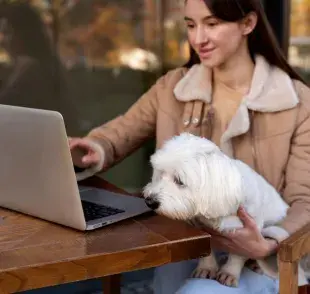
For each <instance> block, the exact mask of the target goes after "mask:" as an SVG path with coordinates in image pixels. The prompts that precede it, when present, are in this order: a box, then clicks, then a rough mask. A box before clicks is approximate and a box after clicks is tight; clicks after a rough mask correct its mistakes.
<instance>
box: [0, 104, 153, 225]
mask: <svg viewBox="0 0 310 294" xmlns="http://www.w3.org/2000/svg"><path fill="white" fill-rule="evenodd" d="M0 138H1V142H0V163H1V165H0V206H1V207H4V208H8V209H11V210H15V211H19V212H22V213H24V214H28V215H32V216H35V217H38V218H41V219H45V220H48V221H51V222H55V223H58V224H61V225H65V226H68V227H72V228H75V229H78V230H93V229H96V228H99V227H102V226H105V225H108V224H112V223H115V222H118V221H120V220H124V219H127V218H130V217H133V216H137V215H139V214H142V213H145V212H147V211H150V209H149V208H148V207H147V206H146V204H145V202H144V200H143V199H142V198H138V197H133V196H127V195H121V194H117V193H112V192H110V191H107V190H103V189H94V188H88V187H79V186H78V184H77V181H76V177H75V173H74V168H73V163H72V158H71V153H70V150H69V145H68V140H67V134H66V130H65V126H64V121H63V118H62V116H61V115H60V114H59V113H58V112H54V111H46V110H38V109H29V108H22V107H14V106H6V105H0Z"/></svg>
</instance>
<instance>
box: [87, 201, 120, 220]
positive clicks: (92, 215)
mask: <svg viewBox="0 0 310 294" xmlns="http://www.w3.org/2000/svg"><path fill="white" fill-rule="evenodd" d="M82 206H83V211H84V216H85V220H86V222H88V221H91V220H94V219H99V218H102V217H107V216H111V215H115V214H118V213H122V212H125V211H124V210H121V209H118V208H113V207H110V206H106V205H102V204H96V203H93V202H89V201H85V200H82Z"/></svg>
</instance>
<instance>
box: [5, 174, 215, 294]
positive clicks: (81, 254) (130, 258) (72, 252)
mask: <svg viewBox="0 0 310 294" xmlns="http://www.w3.org/2000/svg"><path fill="white" fill-rule="evenodd" d="M83 184H87V185H91V186H96V187H104V188H106V189H111V190H113V191H119V189H117V188H115V187H114V186H112V185H110V184H108V183H107V182H105V181H103V180H102V179H99V178H92V179H90V180H88V181H87V182H84V183H83ZM0 216H1V217H3V218H4V219H3V221H2V222H0V293H15V292H19V291H25V290H30V289H36V288H43V287H47V286H53V285H59V284H64V283H69V282H74V281H80V280H86V279H91V278H98V277H107V278H106V281H107V282H108V281H110V282H113V277H117V276H115V275H116V274H118V273H123V272H127V271H133V270H138V269H144V268H151V267H155V266H159V265H163V264H166V263H170V262H176V261H181V260H186V259H193V258H197V257H200V256H203V255H207V254H209V251H210V238H209V237H210V236H209V235H208V234H206V233H204V232H201V231H199V230H197V229H195V228H193V227H191V226H189V225H187V224H185V223H183V222H177V221H172V220H169V219H167V218H164V217H161V216H156V215H154V214H152V213H150V214H146V215H143V216H139V217H137V218H134V219H130V220H126V221H122V222H120V223H117V224H114V225H111V226H108V227H105V228H101V229H98V230H96V231H92V232H79V231H76V230H73V229H70V228H66V227H63V226H60V225H57V224H52V223H50V222H46V221H43V220H40V219H36V218H33V217H29V216H26V215H22V214H19V213H15V212H12V211H9V210H6V209H1V208H0ZM113 275H114V276H113ZM111 277H112V278H111ZM116 280H117V278H116ZM109 288H111V284H109V283H106V285H105V290H106V291H109ZM117 292H118V291H117V290H116V289H115V288H114V290H113V293H117ZM111 293H112V292H111Z"/></svg>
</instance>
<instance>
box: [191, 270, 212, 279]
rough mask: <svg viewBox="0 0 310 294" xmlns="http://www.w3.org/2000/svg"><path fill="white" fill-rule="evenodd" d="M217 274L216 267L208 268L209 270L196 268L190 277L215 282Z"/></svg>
mask: <svg viewBox="0 0 310 294" xmlns="http://www.w3.org/2000/svg"><path fill="white" fill-rule="evenodd" d="M217 272H218V268H217V267H210V268H202V267H197V268H196V269H195V270H194V271H193V272H192V275H191V277H192V278H195V279H211V280H215V279H216V275H217Z"/></svg>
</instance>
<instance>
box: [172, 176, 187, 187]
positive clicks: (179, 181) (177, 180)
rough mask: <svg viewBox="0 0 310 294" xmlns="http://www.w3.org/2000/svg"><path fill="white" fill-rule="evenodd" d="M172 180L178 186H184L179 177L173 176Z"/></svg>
mask: <svg viewBox="0 0 310 294" xmlns="http://www.w3.org/2000/svg"><path fill="white" fill-rule="evenodd" d="M173 181H174V182H175V183H176V184H177V185H178V186H180V187H184V186H185V184H184V183H183V182H182V181H181V180H180V178H179V177H174V178H173Z"/></svg>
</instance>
